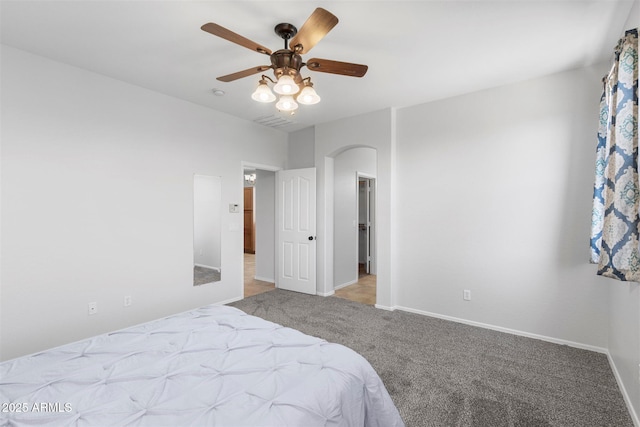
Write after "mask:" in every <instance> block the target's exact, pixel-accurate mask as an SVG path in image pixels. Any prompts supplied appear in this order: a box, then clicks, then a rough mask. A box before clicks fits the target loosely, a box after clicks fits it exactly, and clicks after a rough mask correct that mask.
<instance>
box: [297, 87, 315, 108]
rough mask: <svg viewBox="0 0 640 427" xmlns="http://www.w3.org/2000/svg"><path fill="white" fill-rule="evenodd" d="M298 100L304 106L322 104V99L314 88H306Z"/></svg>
mask: <svg viewBox="0 0 640 427" xmlns="http://www.w3.org/2000/svg"><path fill="white" fill-rule="evenodd" d="M297 100H298V102H299V103H300V104H303V105H313V104H317V103H318V102H320V97H319V96H318V94H317V93H316V91H315V89H314V88H313V87H311V86H305V87H304V89H302V92H300V94H299V95H298V97H297Z"/></svg>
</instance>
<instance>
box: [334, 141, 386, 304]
mask: <svg viewBox="0 0 640 427" xmlns="http://www.w3.org/2000/svg"><path fill="white" fill-rule="evenodd" d="M376 174H377V153H376V150H375V149H373V148H370V147H353V148H349V149H347V150H344V151H342V152H340V153H339V154H337V155H336V156H335V157H334V160H333V201H334V202H333V282H334V285H333V290H334V292H335V295H336V296H339V297H342V298H346V299H350V300H352V301H356V302H360V303H365V304H371V305H373V304H376V302H377V301H376V297H377V292H376V286H377V280H376V274H377V268H376V256H377V254H376V244H375V243H376V228H375V205H376Z"/></svg>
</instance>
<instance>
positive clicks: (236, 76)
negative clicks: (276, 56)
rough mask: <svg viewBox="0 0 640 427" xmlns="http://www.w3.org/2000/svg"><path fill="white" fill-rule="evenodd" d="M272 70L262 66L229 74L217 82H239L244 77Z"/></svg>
mask: <svg viewBox="0 0 640 427" xmlns="http://www.w3.org/2000/svg"><path fill="white" fill-rule="evenodd" d="M270 68H271V66H270V65H260V66H259V67H253V68H247V69H246V70H243V71H238V72H237V73H233V74H227V75H226V76H221V77H218V78H217V80H220V81H221V82H232V81H234V80H238V79H241V78H243V77H247V76H252V75H254V74H258V73H261V72H263V71H267V70H268V69H270Z"/></svg>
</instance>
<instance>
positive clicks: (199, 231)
mask: <svg viewBox="0 0 640 427" xmlns="http://www.w3.org/2000/svg"><path fill="white" fill-rule="evenodd" d="M221 196H222V188H221V185H220V177H219V176H209V175H194V177H193V258H194V259H193V262H194V264H195V265H198V266H201V267H210V268H214V269H220V236H221V235H222V233H221V229H220V216H221V214H222V200H221Z"/></svg>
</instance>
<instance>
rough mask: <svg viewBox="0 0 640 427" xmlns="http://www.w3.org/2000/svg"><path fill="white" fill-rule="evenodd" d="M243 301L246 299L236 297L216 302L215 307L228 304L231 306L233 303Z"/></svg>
mask: <svg viewBox="0 0 640 427" xmlns="http://www.w3.org/2000/svg"><path fill="white" fill-rule="evenodd" d="M242 299H244V297H235V298H231V299H228V300H226V301H220V302H216V303H214V305H227V304H231V303H232V302H236V301H240V300H242Z"/></svg>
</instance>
